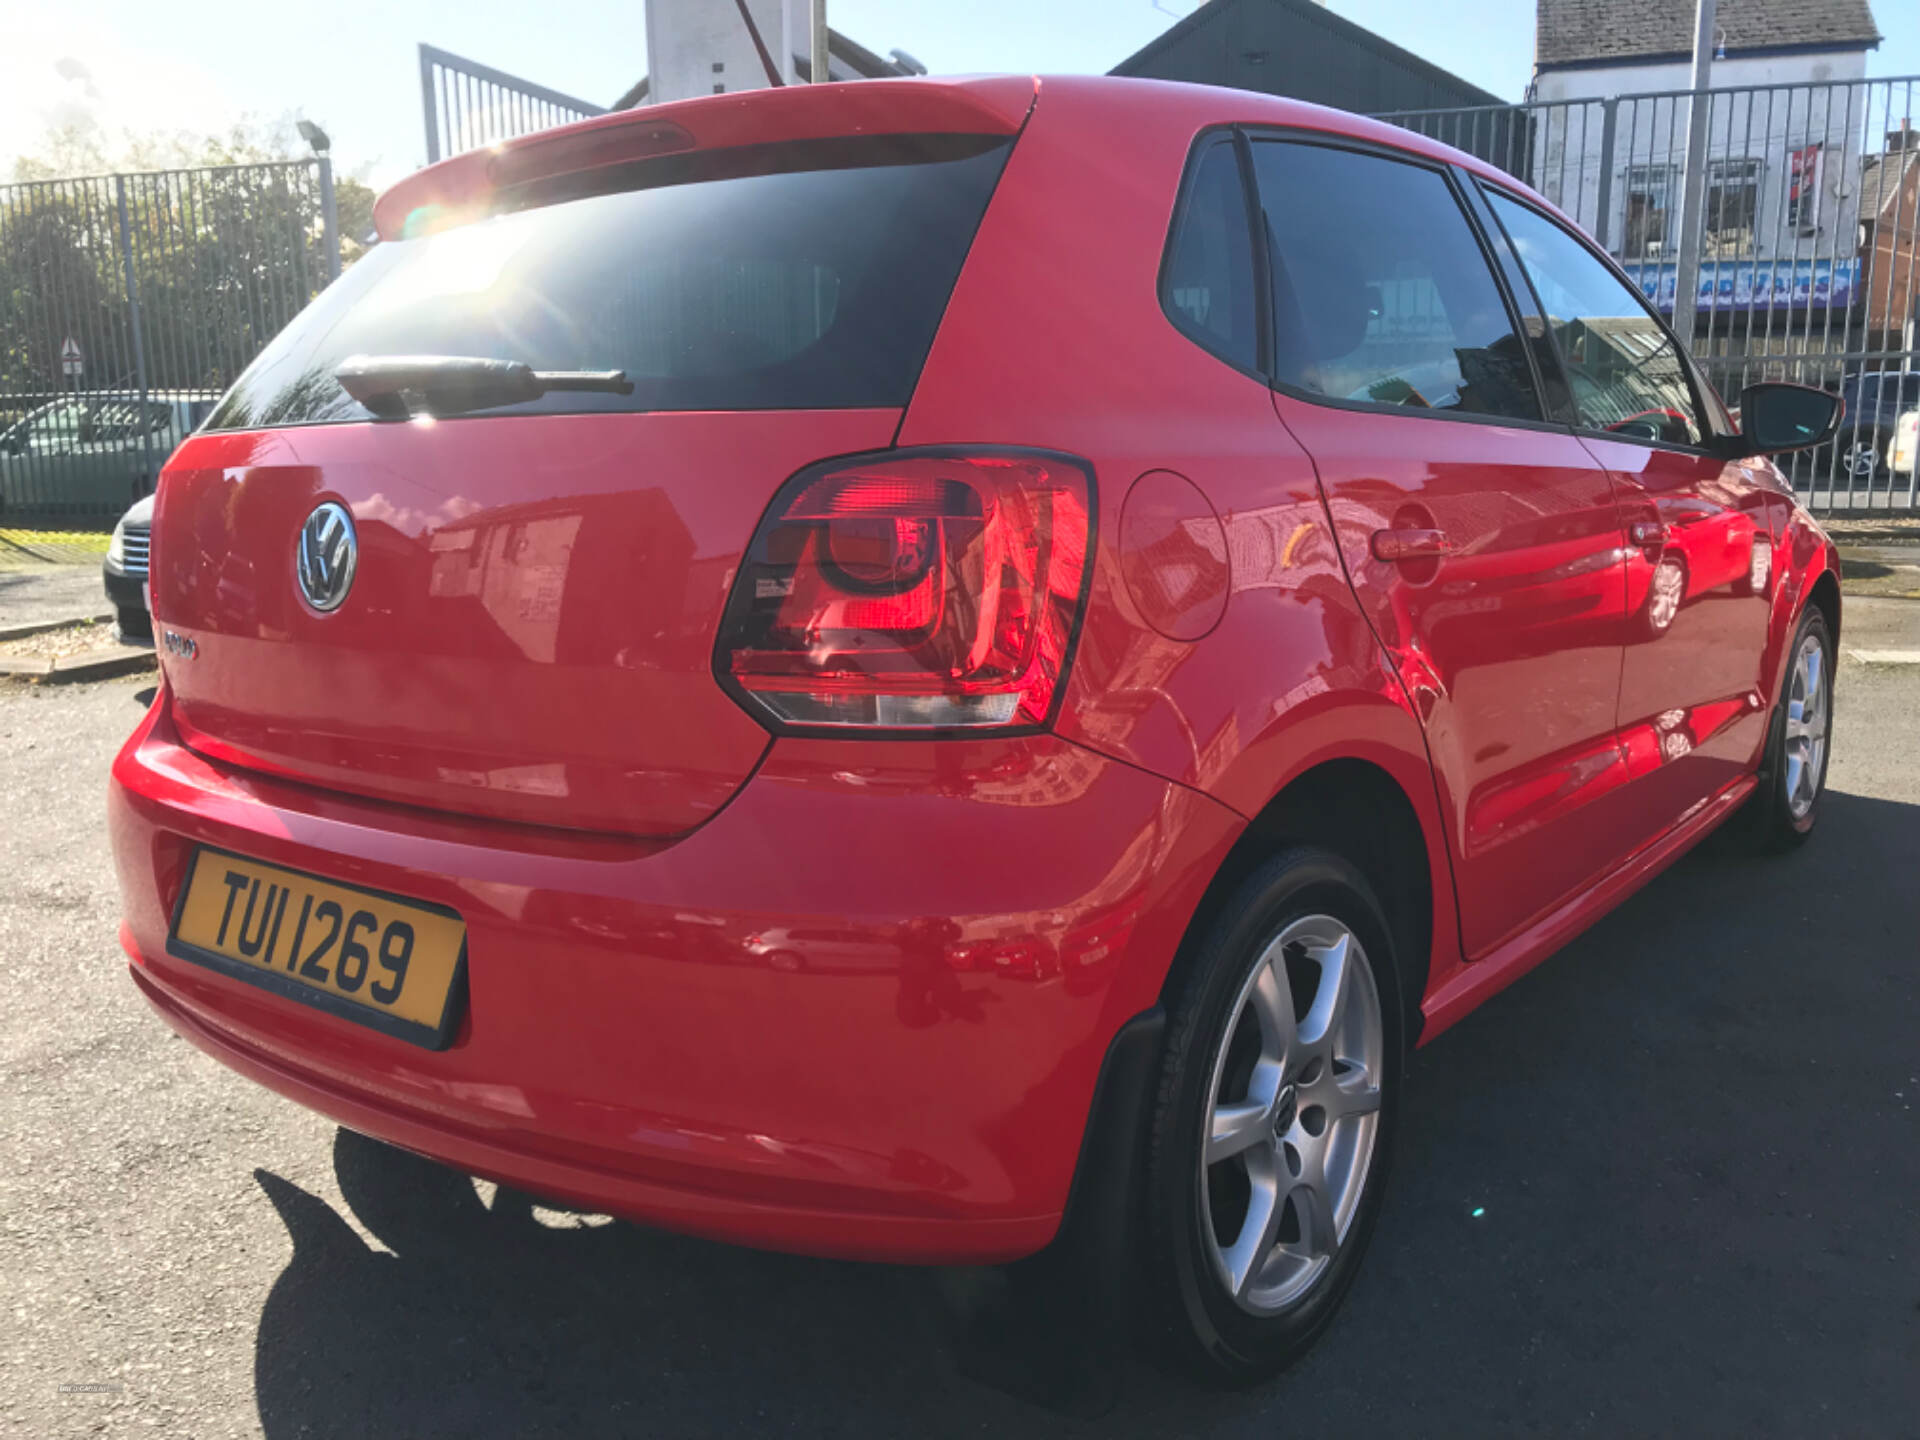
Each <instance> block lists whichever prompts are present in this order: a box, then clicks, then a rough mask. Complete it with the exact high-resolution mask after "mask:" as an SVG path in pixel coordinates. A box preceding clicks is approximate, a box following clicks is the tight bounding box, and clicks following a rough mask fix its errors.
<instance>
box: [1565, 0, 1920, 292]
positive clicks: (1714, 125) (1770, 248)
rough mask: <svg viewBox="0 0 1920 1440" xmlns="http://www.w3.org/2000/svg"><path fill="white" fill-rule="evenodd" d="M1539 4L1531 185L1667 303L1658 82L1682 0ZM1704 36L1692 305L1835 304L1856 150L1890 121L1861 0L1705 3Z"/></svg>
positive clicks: (1681, 124) (1685, 22)
mask: <svg viewBox="0 0 1920 1440" xmlns="http://www.w3.org/2000/svg"><path fill="white" fill-rule="evenodd" d="M1905 3H1912V0H1905ZM1537 15H1538V19H1537V28H1536V31H1535V38H1534V82H1533V88H1532V95H1531V98H1532V99H1533V100H1535V101H1536V102H1539V103H1540V104H1541V105H1543V106H1547V107H1550V108H1548V109H1546V110H1544V111H1536V112H1535V114H1536V115H1537V116H1539V117H1540V118H1541V120H1543V121H1544V122H1545V123H1544V125H1543V126H1541V127H1540V129H1539V133H1538V140H1537V141H1536V149H1535V151H1534V155H1533V168H1534V172H1535V180H1536V184H1537V185H1538V186H1539V188H1540V189H1541V190H1542V191H1543V193H1545V194H1547V195H1548V196H1549V198H1552V199H1554V200H1555V201H1556V202H1557V203H1559V204H1560V205H1562V206H1563V207H1564V208H1566V209H1567V210H1569V211H1571V212H1573V213H1574V214H1576V215H1577V216H1578V217H1579V218H1580V220H1581V221H1582V223H1584V224H1585V225H1586V226H1587V227H1588V228H1589V229H1590V230H1592V231H1594V233H1596V234H1599V235H1601V236H1603V238H1604V239H1605V241H1606V244H1607V248H1608V249H1609V250H1611V251H1612V252H1613V253H1614V254H1615V255H1617V256H1619V257H1620V259H1621V261H1622V263H1623V264H1624V265H1626V267H1627V269H1628V271H1629V273H1632V274H1635V275H1636V276H1637V278H1639V280H1640V282H1641V287H1642V288H1643V289H1644V290H1646V291H1647V292H1648V294H1649V295H1652V296H1654V297H1655V298H1656V300H1657V301H1658V303H1659V304H1660V305H1661V307H1662V308H1663V309H1671V308H1672V307H1673V303H1674V293H1673V288H1674V276H1675V271H1676V268H1677V267H1676V265H1675V256H1674V246H1675V244H1676V242H1677V240H1678V238H1679V216H1678V204H1679V198H1680V187H1681V180H1682V175H1683V172H1684V168H1685V160H1686V146H1687V129H1688V122H1689V118H1690V117H1689V107H1690V104H1691V103H1692V102H1690V101H1689V100H1688V99H1686V98H1685V97H1684V96H1682V97H1675V96H1673V95H1672V94H1670V93H1669V94H1662V93H1660V92H1672V91H1686V90H1687V89H1688V88H1689V85H1690V83H1691V61H1692V54H1691V52H1692V46H1693V30H1694V23H1695V21H1694V15H1695V0H1539V3H1538V12H1537ZM1715 41H1716V58H1715V61H1714V64H1713V69H1712V76H1711V80H1710V84H1711V87H1712V89H1713V90H1714V91H1715V92H1716V93H1715V94H1714V95H1713V96H1712V98H1711V100H1710V101H1709V102H1708V104H1709V114H1708V136H1709V139H1708V151H1707V153H1708V163H1707V173H1706V180H1705V192H1704V198H1705V215H1706V225H1705V234H1704V237H1703V243H1702V250H1701V291H1700V294H1699V295H1698V297H1697V301H1698V307H1699V308H1700V309H1702V310H1707V309H1722V308H1726V307H1727V306H1729V305H1733V306H1738V307H1748V306H1754V305H1757V306H1760V307H1763V308H1771V307H1775V306H1780V305H1790V306H1797V307H1798V308H1800V309H1802V310H1806V309H1808V308H1821V309H1824V308H1828V307H1830V306H1831V307H1836V308H1837V307H1843V306H1845V305H1847V304H1849V303H1851V302H1852V300H1853V298H1854V297H1853V293H1852V291H1853V285H1854V281H1855V279H1856V272H1857V259H1856V256H1855V231H1856V219H1857V214H1858V193H1859V178H1860V160H1861V154H1862V146H1863V144H1865V145H1867V146H1869V147H1870V148H1872V149H1875V150H1877V149H1878V143H1877V142H1878V141H1879V138H1880V135H1881V133H1883V132H1884V131H1885V130H1886V129H1887V128H1889V127H1890V126H1896V125H1897V124H1898V122H1899V118H1900V117H1898V116H1888V115H1886V114H1884V113H1881V112H1883V111H1884V110H1886V108H1887V106H1888V104H1889V100H1888V92H1887V90H1886V88H1885V87H1872V86H1869V85H1867V84H1866V83H1865V76H1866V57H1867V51H1868V50H1870V49H1872V48H1874V47H1875V46H1876V45H1878V44H1879V42H1880V34H1879V31H1878V29H1877V28H1876V27H1875V25H1874V21H1873V14H1872V12H1871V11H1870V10H1869V9H1868V5H1867V0H1720V4H1719V15H1718V25H1717V27H1716V34H1715ZM1721 92H1724V93H1721ZM1606 101H1612V102H1613V112H1614V113H1613V118H1612V125H1611V127H1610V128H1611V142H1612V143H1611V153H1610V154H1608V153H1607V140H1608V138H1609V135H1608V132H1609V126H1608V125H1607V123H1606V119H1607V117H1606V113H1605V111H1606V106H1605V105H1604V104H1603V103H1602V102H1606Z"/></svg>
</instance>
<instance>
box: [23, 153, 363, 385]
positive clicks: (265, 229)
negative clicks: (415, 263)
mask: <svg viewBox="0 0 1920 1440" xmlns="http://www.w3.org/2000/svg"><path fill="white" fill-rule="evenodd" d="M115 169H117V170H120V171H123V172H136V173H122V174H119V175H108V174H105V173H103V172H106V171H109V170H115ZM14 170H15V175H16V177H17V178H18V179H19V180H20V181H22V182H28V183H23V184H19V185H15V186H8V187H0V396H4V395H5V394H7V393H8V392H13V393H21V392H27V393H39V394H45V393H48V392H49V391H55V390H59V389H61V388H62V387H63V384H64V381H63V377H62V375H61V369H60V356H59V351H60V345H61V342H62V340H63V339H64V338H65V337H67V336H75V337H78V338H79V339H80V343H81V345H82V347H83V349H84V350H85V351H86V355H87V373H86V383H87V385H88V386H90V387H92V386H121V385H131V384H132V383H133V382H134V374H133V362H132V357H133V346H132V338H131V317H130V311H129V307H128V305H127V285H128V274H127V270H128V266H127V256H128V254H129V253H130V254H131V259H132V265H131V269H132V281H133V284H134V286H135V287H136V289H137V292H138V294H139V299H140V308H141V322H142V328H143V332H144V340H145V346H144V348H145V352H146V357H147V383H148V385H149V386H150V387H152V388H154V389H186V390H218V389H223V388H225V386H226V385H227V384H228V383H230V382H231V381H232V380H233V378H234V377H235V376H236V375H237V374H238V373H239V371H240V370H241V369H242V368H244V367H245V365H246V363H247V362H248V361H249V360H251V359H252V358H253V356H254V355H255V354H257V353H258V352H259V350H260V348H261V347H262V346H264V345H265V344H266V342H267V341H268V340H269V339H271V338H272V336H273V335H274V334H275V332H277V331H278V330H279V329H280V328H281V327H282V326H284V325H285V324H286V323H287V322H288V321H289V320H291V319H292V318H293V316H294V315H295V314H297V313H298V312H299V310H300V309H301V307H302V306H304V305H305V304H306V302H307V301H308V300H309V299H311V298H312V296H313V295H314V294H316V293H317V292H318V291H319V290H320V289H321V288H322V287H323V286H324V285H325V284H326V247H325V237H324V227H323V224H322V215H321V202H320V186H319V177H318V171H317V167H316V166H315V165H314V164H313V162H312V161H311V160H310V159H308V158H307V157H306V155H305V147H304V146H301V145H299V144H298V142H297V139H296V137H295V136H294V133H293V126H292V124H291V122H290V121H289V120H285V119H283V120H282V121H280V122H278V123H276V124H272V125H263V124H260V123H257V122H253V121H243V122H242V123H240V124H238V125H236V126H234V127H233V128H232V129H231V130H230V131H228V132H226V133H225V134H222V135H190V134H184V133H176V134H166V135H149V136H142V137H122V140H121V143H119V144H118V145H114V144H111V143H109V141H108V139H107V137H105V136H104V135H103V134H102V133H101V132H100V130H99V127H98V126H97V125H96V124H94V123H93V122H91V121H90V120H86V119H83V120H81V121H78V122H75V123H72V124H68V125H65V126H62V127H57V128H52V129H49V131H48V132H47V134H46V135H45V136H44V137H43V139H42V142H41V144H40V146H39V147H38V149H37V150H36V151H35V152H34V153H33V154H31V155H28V156H25V157H22V158H21V159H19V160H17V161H16V163H15V166H14ZM68 176H79V177H87V178H74V179H68V178H59V177H68ZM122 194H124V197H125V204H126V224H125V233H124V235H123V233H122V227H121V220H120V199H121V196H122ZM373 198H374V197H373V192H372V191H371V190H370V189H368V187H367V186H366V185H364V184H362V183H361V182H360V181H358V180H356V179H353V178H351V177H340V178H338V179H337V180H336V182H335V207H336V213H337V215H338V225H339V235H340V238H341V259H342V263H343V264H344V263H351V261H352V260H353V259H355V258H357V257H358V255H359V254H360V253H361V251H362V250H363V249H364V244H363V243H362V242H363V241H364V238H365V237H366V235H367V234H368V233H369V232H370V231H371V229H372V224H373V219H372V217H373ZM0 403H4V402H3V401H0Z"/></svg>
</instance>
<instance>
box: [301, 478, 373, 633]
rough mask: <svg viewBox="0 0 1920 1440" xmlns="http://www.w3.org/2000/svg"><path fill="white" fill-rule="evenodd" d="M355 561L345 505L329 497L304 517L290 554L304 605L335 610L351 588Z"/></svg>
mask: <svg viewBox="0 0 1920 1440" xmlns="http://www.w3.org/2000/svg"><path fill="white" fill-rule="evenodd" d="M359 562H360V541H359V538H358V537H357V536H356V535H355V534H354V533H353V516H352V515H350V514H348V513H347V507H346V506H344V505H341V504H339V503H338V502H336V501H333V500H329V501H327V503H326V504H324V505H321V506H319V507H318V508H317V509H315V510H314V512H313V513H312V514H311V515H309V516H307V523H306V524H304V525H302V526H301V527H300V546H299V549H298V551H297V552H296V553H295V555H294V571H295V573H296V575H297V577H298V578H299V581H300V594H301V595H302V596H303V597H304V598H305V599H306V602H307V604H309V605H311V606H312V607H313V608H314V609H316V610H319V611H322V612H323V613H324V612H325V611H328V610H338V609H339V608H340V602H341V601H343V600H345V599H346V598H347V591H349V590H351V589H352V588H353V571H354V567H355V566H356V565H358V564H359Z"/></svg>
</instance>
